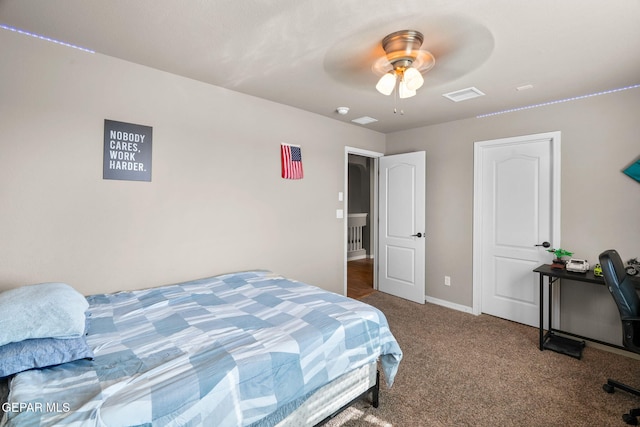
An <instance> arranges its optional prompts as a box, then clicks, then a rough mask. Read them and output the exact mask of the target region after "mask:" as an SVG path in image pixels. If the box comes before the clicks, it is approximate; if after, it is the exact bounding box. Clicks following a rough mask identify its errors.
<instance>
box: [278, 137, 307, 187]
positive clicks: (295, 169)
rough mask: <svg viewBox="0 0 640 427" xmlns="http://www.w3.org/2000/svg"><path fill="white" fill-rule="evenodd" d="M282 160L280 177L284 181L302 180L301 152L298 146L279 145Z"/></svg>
mask: <svg viewBox="0 0 640 427" xmlns="http://www.w3.org/2000/svg"><path fill="white" fill-rule="evenodd" d="M280 157H281V158H282V177H283V178H284V179H302V177H303V176H304V174H303V172H302V151H301V150H300V146H299V145H291V144H280Z"/></svg>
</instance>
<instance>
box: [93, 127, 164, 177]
mask: <svg viewBox="0 0 640 427" xmlns="http://www.w3.org/2000/svg"><path fill="white" fill-rule="evenodd" d="M152 130H153V128H151V127H150V126H143V125H136V124H133V123H124V122H117V121H115V120H106V119H105V121H104V161H103V167H102V178H103V179H119V180H125V181H151V150H152V147H153V144H152V136H153V135H152Z"/></svg>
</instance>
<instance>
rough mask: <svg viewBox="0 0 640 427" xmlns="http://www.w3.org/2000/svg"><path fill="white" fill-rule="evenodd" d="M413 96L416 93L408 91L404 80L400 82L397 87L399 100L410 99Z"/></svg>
mask: <svg viewBox="0 0 640 427" xmlns="http://www.w3.org/2000/svg"><path fill="white" fill-rule="evenodd" d="M415 95H416V91H415V90H411V89H409V88H408V87H407V84H406V83H405V81H404V80H403V81H401V82H400V84H399V85H398V96H399V97H400V98H402V99H404V98H411V97H412V96H415Z"/></svg>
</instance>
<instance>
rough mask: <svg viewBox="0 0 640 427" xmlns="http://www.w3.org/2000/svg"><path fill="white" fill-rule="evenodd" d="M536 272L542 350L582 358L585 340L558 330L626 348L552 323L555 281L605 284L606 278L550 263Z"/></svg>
mask: <svg viewBox="0 0 640 427" xmlns="http://www.w3.org/2000/svg"><path fill="white" fill-rule="evenodd" d="M533 271H534V272H536V273H538V274H540V351H542V350H544V349H545V348H547V349H549V350H554V351H557V352H560V353H564V354H567V355H569V356H572V357H575V358H578V359H580V358H581V357H582V349H583V348H584V346H585V343H584V341H576V340H572V339H570V338H566V337H563V336H560V335H556V334H555V333H556V332H559V333H561V334H564V335H569V336H572V337H576V338H580V339H582V340H589V341H592V342H596V343H598V344H602V345H607V346H610V347H616V348H619V349H622V350H624V347H621V346H619V345H615V344H611V343H608V342H604V341H599V340H596V339H593V338H587V337H584V336H582V335H578V334H574V333H571V332H566V331H562V330H560V329H555V328H553V327H552V326H551V325H552V323H551V312H552V305H553V301H552V300H553V297H552V295H553V293H552V290H553V289H552V287H553V283H554V282H555V281H556V280H558V279H567V280H574V281H577V282H585V283H594V284H596V285H602V286H604V279H603V278H602V277H596V276H594V275H593V271H588V272H587V273H572V272H570V271H567V270H564V269H563V270H558V269H553V268H551V266H550V265H548V264H543V265H541V266H540V267H538V268H536V269H535V270H533ZM545 277H547V278H548V279H547V281H548V285H549V307H548V310H549V330H548V331H547V333H546V334H545V333H544V278H545Z"/></svg>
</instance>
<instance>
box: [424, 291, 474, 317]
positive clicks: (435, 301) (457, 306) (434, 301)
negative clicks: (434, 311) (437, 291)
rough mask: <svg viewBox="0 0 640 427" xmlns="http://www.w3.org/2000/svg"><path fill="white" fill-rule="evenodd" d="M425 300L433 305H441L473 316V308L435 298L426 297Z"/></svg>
mask: <svg viewBox="0 0 640 427" xmlns="http://www.w3.org/2000/svg"><path fill="white" fill-rule="evenodd" d="M424 300H425V301H426V302H428V303H431V304H436V305H441V306H443V307H447V308H451V309H453V310H457V311H462V312H464V313H469V314H473V308H472V307H467V306H466V305H461V304H456V303H453V302H450V301H445V300H443V299H438V298H433V297H430V296H427V295H425V296H424Z"/></svg>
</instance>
